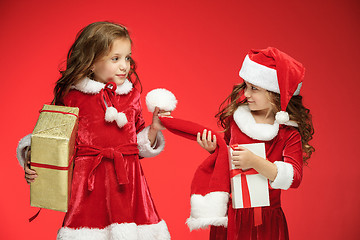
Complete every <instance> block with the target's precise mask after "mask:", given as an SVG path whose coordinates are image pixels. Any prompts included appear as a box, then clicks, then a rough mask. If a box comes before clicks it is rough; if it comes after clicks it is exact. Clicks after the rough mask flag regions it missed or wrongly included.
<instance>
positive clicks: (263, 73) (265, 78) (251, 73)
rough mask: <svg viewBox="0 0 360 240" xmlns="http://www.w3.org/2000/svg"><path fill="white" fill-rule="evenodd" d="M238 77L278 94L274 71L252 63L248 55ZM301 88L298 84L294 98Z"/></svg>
mask: <svg viewBox="0 0 360 240" xmlns="http://www.w3.org/2000/svg"><path fill="white" fill-rule="evenodd" d="M239 76H240V77H241V78H242V79H244V80H245V81H247V82H249V83H251V84H253V85H255V86H258V87H261V88H264V89H266V90H269V91H271V92H275V93H280V88H279V83H278V78H277V72H276V70H275V69H272V68H269V67H266V66H264V65H261V64H259V63H257V62H254V61H252V60H251V59H250V58H249V55H246V57H245V59H244V62H243V64H242V67H241V69H240V72H239ZM301 86H302V83H299V84H298V87H297V89H296V91H295V92H294V94H293V95H294V96H295V95H299V94H300V89H301Z"/></svg>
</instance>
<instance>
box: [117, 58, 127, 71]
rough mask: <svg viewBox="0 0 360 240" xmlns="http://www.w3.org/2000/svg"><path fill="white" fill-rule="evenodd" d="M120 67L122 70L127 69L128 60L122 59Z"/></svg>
mask: <svg viewBox="0 0 360 240" xmlns="http://www.w3.org/2000/svg"><path fill="white" fill-rule="evenodd" d="M119 69H120V70H121V71H125V70H126V61H125V60H122V61H120V64H119Z"/></svg>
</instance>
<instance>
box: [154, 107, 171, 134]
mask: <svg viewBox="0 0 360 240" xmlns="http://www.w3.org/2000/svg"><path fill="white" fill-rule="evenodd" d="M159 117H172V116H171V112H166V111H162V110H160V109H159V108H158V107H155V110H154V112H153V118H152V123H151V126H150V128H151V129H152V130H155V131H161V130H164V129H165V127H164V126H163V125H162V123H161V121H160V119H159Z"/></svg>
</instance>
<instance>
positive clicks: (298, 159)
mask: <svg viewBox="0 0 360 240" xmlns="http://www.w3.org/2000/svg"><path fill="white" fill-rule="evenodd" d="M282 156H283V159H279V161H275V162H274V163H272V162H270V161H268V160H266V159H263V158H261V157H259V156H257V155H255V154H253V153H252V152H251V151H249V150H247V149H245V148H242V147H239V148H238V149H237V151H234V152H233V157H232V160H233V163H234V165H235V166H236V167H238V168H243V169H247V168H254V169H255V170H256V171H257V172H258V173H260V174H261V175H263V176H265V177H266V178H268V179H269V180H270V185H271V187H272V188H274V189H284V190H286V189H288V188H290V187H293V188H296V187H298V186H299V184H300V182H301V178H302V166H303V162H302V148H301V137H300V134H299V133H298V132H293V133H292V134H291V135H290V136H289V138H288V139H287V140H286V143H285V147H284V150H283V152H282Z"/></svg>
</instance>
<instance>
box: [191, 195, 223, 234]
mask: <svg viewBox="0 0 360 240" xmlns="http://www.w3.org/2000/svg"><path fill="white" fill-rule="evenodd" d="M228 201H229V193H227V192H211V193H208V194H206V195H205V196H202V195H200V194H193V195H191V200H190V202H191V214H190V217H189V218H188V219H187V221H186V224H187V225H188V227H189V229H190V231H192V230H194V229H200V228H207V227H208V226H209V225H213V226H224V227H227V222H228V219H227V208H228Z"/></svg>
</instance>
